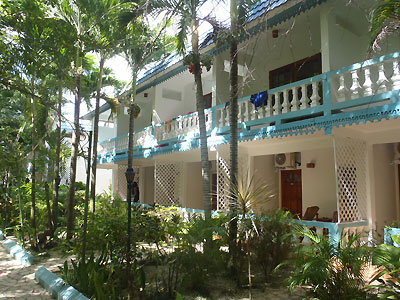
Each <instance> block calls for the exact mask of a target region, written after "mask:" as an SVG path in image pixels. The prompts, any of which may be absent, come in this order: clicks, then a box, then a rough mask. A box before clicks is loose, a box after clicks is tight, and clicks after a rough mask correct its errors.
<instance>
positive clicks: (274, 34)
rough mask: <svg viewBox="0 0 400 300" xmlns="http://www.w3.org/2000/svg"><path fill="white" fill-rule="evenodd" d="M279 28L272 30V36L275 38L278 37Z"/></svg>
mask: <svg viewBox="0 0 400 300" xmlns="http://www.w3.org/2000/svg"><path fill="white" fill-rule="evenodd" d="M278 32H279V31H278V29H274V30H272V37H273V38H274V39H276V38H277V37H278Z"/></svg>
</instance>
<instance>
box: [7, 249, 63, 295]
mask: <svg viewBox="0 0 400 300" xmlns="http://www.w3.org/2000/svg"><path fill="white" fill-rule="evenodd" d="M64 260H65V259H58V258H54V259H52V258H49V259H46V260H43V261H41V262H39V263H35V264H34V265H33V266H30V267H23V266H21V265H20V264H19V263H18V262H17V261H16V260H14V259H13V258H12V257H11V255H9V254H8V253H7V252H6V251H5V249H4V247H3V246H2V245H1V244H0V300H10V299H18V300H25V299H26V300H28V299H32V300H33V299H45V300H48V299H52V298H51V297H50V295H49V294H48V293H47V292H46V291H45V289H44V288H42V287H41V286H40V285H39V284H38V283H37V282H36V281H35V279H34V274H35V271H36V270H37V269H38V268H39V267H40V266H45V267H46V268H47V269H48V270H50V271H57V270H58V268H57V267H58V266H60V265H62V263H63V262H64Z"/></svg>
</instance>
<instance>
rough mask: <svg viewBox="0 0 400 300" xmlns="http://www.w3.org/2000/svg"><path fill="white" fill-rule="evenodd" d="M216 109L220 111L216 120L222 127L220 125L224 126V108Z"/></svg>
mask: <svg viewBox="0 0 400 300" xmlns="http://www.w3.org/2000/svg"><path fill="white" fill-rule="evenodd" d="M218 111H219V113H220V116H219V121H218V127H222V126H224V111H226V110H225V109H219V110H218Z"/></svg>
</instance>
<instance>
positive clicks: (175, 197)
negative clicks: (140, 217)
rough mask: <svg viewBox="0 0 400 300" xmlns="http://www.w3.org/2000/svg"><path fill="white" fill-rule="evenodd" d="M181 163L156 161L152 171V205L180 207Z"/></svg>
mask: <svg viewBox="0 0 400 300" xmlns="http://www.w3.org/2000/svg"><path fill="white" fill-rule="evenodd" d="M182 169H183V166H182V163H177V162H168V161H156V162H155V169H154V180H155V184H154V203H157V204H160V205H165V206H171V205H182V190H183V189H182V174H183V170H182Z"/></svg>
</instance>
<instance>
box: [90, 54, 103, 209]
mask: <svg viewBox="0 0 400 300" xmlns="http://www.w3.org/2000/svg"><path fill="white" fill-rule="evenodd" d="M104 62H105V58H104V56H103V55H102V54H100V66H99V76H98V78H97V91H96V108H95V111H94V124H93V158H92V175H91V179H90V198H91V199H92V203H91V206H90V210H91V212H92V213H94V212H95V210H96V171H97V143H98V140H99V114H100V91H101V87H102V80H103V68H104Z"/></svg>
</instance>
